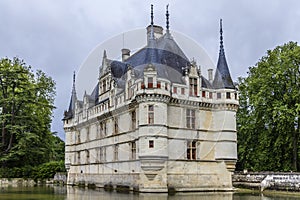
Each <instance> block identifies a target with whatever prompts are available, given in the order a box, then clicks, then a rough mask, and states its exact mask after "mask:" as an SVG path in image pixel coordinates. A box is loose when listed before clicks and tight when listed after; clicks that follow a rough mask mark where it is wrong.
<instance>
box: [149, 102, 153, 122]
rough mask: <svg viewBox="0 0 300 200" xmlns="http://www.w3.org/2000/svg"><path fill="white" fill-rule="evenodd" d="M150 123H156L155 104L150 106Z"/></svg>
mask: <svg viewBox="0 0 300 200" xmlns="http://www.w3.org/2000/svg"><path fill="white" fill-rule="evenodd" d="M148 124H154V105H149V106H148Z"/></svg>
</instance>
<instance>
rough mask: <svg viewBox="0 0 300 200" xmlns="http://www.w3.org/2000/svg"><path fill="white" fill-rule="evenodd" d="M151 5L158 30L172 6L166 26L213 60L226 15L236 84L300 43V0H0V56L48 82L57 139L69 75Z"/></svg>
mask: <svg viewBox="0 0 300 200" xmlns="http://www.w3.org/2000/svg"><path fill="white" fill-rule="evenodd" d="M151 3H152V4H154V14H155V16H154V22H155V23H157V24H159V25H162V26H165V6H166V5H167V4H168V3H169V4H170V6H169V10H170V27H171V29H173V30H176V31H178V32H181V33H184V34H185V35H187V36H189V37H191V38H193V39H194V40H195V41H197V42H198V43H199V44H200V45H201V46H202V47H203V48H204V49H205V50H206V51H207V53H208V55H209V56H210V57H211V58H212V60H213V62H215V63H216V62H217V56H218V50H219V19H220V18H223V27H224V44H225V52H226V57H227V61H228V64H229V67H230V70H231V73H232V76H233V78H234V79H237V77H238V76H245V75H246V71H247V69H248V67H249V66H251V65H254V64H255V63H256V62H257V61H258V60H259V58H260V57H262V56H263V55H264V54H265V52H266V51H267V49H272V48H274V47H275V46H277V45H281V44H283V43H286V42H288V41H290V40H293V41H300V34H299V32H300V31H299V28H298V27H299V24H300V16H299V15H300V10H299V9H298V8H299V6H300V2H299V1H296V0H287V1H281V0H265V1H261V0H254V1H244V0H233V1H223V0H216V1H205V2H204V1H197V0H191V1H183V0H177V1H167V0H152V1H140V0H129V1H121V0H110V1H95V0H86V1H80V0H62V1H51V0H43V1H40V0H26V1H19V0H1V1H0V19H1V20H0V57H5V56H8V57H10V58H11V57H13V56H19V57H20V58H23V59H24V60H25V61H26V63H27V64H30V65H32V66H33V67H34V68H36V69H41V70H43V71H45V72H46V73H47V74H48V75H50V76H51V77H53V79H54V80H55V81H56V83H57V98H56V102H55V103H56V106H57V109H56V110H55V111H54V120H53V125H52V130H53V131H57V132H58V133H59V135H60V136H61V137H64V133H63V129H62V124H61V118H62V114H63V110H64V109H66V108H67V107H68V103H69V98H70V93H71V86H72V73H73V71H74V70H75V71H78V70H79V68H80V66H81V64H82V63H83V62H84V60H85V59H86V57H87V56H88V54H89V52H90V51H91V50H92V49H94V48H95V47H96V46H97V45H98V44H100V43H102V42H104V41H106V40H107V39H109V38H111V37H112V36H115V35H117V34H120V33H122V32H126V31H128V30H132V29H136V28H144V27H146V26H147V25H148V24H149V21H150V16H149V13H150V4H151ZM175 39H176V38H175ZM99 56H101V54H100V55H99ZM95 73H97V72H95Z"/></svg>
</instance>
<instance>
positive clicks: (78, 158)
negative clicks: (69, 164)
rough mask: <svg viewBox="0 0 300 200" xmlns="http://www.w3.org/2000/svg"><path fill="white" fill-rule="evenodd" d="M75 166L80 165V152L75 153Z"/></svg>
mask: <svg viewBox="0 0 300 200" xmlns="http://www.w3.org/2000/svg"><path fill="white" fill-rule="evenodd" d="M77 164H80V151H78V152H77Z"/></svg>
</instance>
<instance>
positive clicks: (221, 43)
mask: <svg viewBox="0 0 300 200" xmlns="http://www.w3.org/2000/svg"><path fill="white" fill-rule="evenodd" d="M221 49H223V29H222V19H220V50H221Z"/></svg>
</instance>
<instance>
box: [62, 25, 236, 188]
mask: <svg viewBox="0 0 300 200" xmlns="http://www.w3.org/2000/svg"><path fill="white" fill-rule="evenodd" d="M147 30H148V31H147V35H148V44H147V45H146V46H145V47H144V48H142V49H140V50H139V51H138V52H136V53H135V54H133V55H130V51H129V50H127V49H123V50H122V53H123V54H124V55H123V56H122V57H123V59H122V61H114V60H110V59H108V58H107V56H106V52H104V55H103V61H102V65H101V67H100V69H99V72H100V73H99V82H98V84H97V86H96V87H95V90H94V91H93V92H92V94H91V95H88V94H85V95H84V98H83V101H80V100H78V99H77V97H76V92H75V76H74V83H73V84H74V85H73V91H72V97H71V102H70V107H69V109H68V110H67V111H66V112H65V117H64V119H63V122H64V130H65V133H66V154H65V164H66V168H67V170H68V180H67V183H68V184H85V185H88V184H94V185H95V186H97V187H105V186H107V185H111V186H118V185H122V186H129V188H131V189H134V190H137V191H140V192H167V191H168V189H170V188H172V189H174V190H176V191H216V190H218V191H226V190H231V189H232V182H231V175H232V171H233V170H234V168H235V163H236V160H237V144H236V119H235V115H236V111H237V108H238V95H237V90H236V88H235V87H234V85H233V83H232V80H231V77H230V73H229V69H228V67H227V63H226V59H225V54H224V49H223V38H222V28H221V46H220V54H219V60H218V65H217V69H216V73H215V77H214V80H212V78H209V80H207V79H206V78H205V77H203V76H202V75H201V71H200V68H199V66H197V64H196V62H194V61H190V60H188V59H187V58H186V56H185V55H184V53H183V52H182V50H181V49H180V48H179V47H178V45H177V44H176V42H175V40H174V38H173V37H172V36H171V34H170V31H169V30H168V28H167V30H166V33H165V34H163V29H162V28H161V27H159V26H156V25H153V23H151V25H150V26H148V28H147ZM210 73H212V71H211V70H210ZM210 76H211V77H212V75H210Z"/></svg>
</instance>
